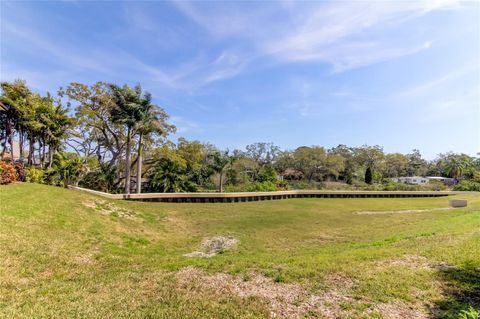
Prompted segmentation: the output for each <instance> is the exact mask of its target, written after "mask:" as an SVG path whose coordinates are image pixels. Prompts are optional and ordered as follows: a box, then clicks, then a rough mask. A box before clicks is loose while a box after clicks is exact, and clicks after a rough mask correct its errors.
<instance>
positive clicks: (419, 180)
mask: <svg viewBox="0 0 480 319" xmlns="http://www.w3.org/2000/svg"><path fill="white" fill-rule="evenodd" d="M392 180H393V181H394V182H397V183H403V184H410V185H421V184H426V183H428V182H430V181H440V182H443V183H445V184H447V185H451V184H453V183H454V180H453V178H449V177H441V176H426V177H422V176H404V177H395V178H392Z"/></svg>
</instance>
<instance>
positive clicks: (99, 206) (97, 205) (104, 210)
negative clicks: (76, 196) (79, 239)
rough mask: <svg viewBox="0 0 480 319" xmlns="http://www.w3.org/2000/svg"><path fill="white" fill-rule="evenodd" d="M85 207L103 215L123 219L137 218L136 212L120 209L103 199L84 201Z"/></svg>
mask: <svg viewBox="0 0 480 319" xmlns="http://www.w3.org/2000/svg"><path fill="white" fill-rule="evenodd" d="M83 206H85V207H87V208H91V209H94V210H95V211H97V212H98V213H100V214H102V215H114V216H118V217H123V218H135V212H134V211H131V210H129V209H125V208H121V207H118V206H116V205H115V204H113V203H111V202H107V201H105V200H102V199H95V200H87V201H84V202H83Z"/></svg>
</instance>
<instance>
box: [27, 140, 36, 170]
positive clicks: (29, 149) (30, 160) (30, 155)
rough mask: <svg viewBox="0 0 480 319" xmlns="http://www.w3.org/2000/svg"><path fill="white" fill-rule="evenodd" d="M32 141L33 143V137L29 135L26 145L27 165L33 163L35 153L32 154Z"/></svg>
mask: <svg viewBox="0 0 480 319" xmlns="http://www.w3.org/2000/svg"><path fill="white" fill-rule="evenodd" d="M34 143H35V139H34V138H33V136H30V138H29V145H28V164H29V165H32V164H33V158H34V155H35V154H33V151H34V147H33V144H34Z"/></svg>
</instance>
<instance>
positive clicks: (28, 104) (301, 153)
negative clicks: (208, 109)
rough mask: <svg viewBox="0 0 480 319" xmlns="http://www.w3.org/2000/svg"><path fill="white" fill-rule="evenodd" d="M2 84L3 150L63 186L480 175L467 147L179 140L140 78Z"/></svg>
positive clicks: (250, 184)
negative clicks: (231, 144)
mask: <svg viewBox="0 0 480 319" xmlns="http://www.w3.org/2000/svg"><path fill="white" fill-rule="evenodd" d="M1 88H2V94H1V96H0V102H1V104H0V107H1V109H0V111H1V112H0V121H1V123H0V124H1V128H2V129H1V131H0V134H1V135H0V141H1V144H2V157H6V156H5V155H6V154H7V153H10V154H12V153H14V152H15V145H16V144H15V143H14V140H18V141H19V145H18V148H19V150H18V152H19V153H20V157H21V158H22V159H26V162H27V164H28V165H30V166H31V168H29V170H27V172H30V174H31V175H32V176H33V175H35V176H37V177H38V176H43V177H42V178H43V179H42V180H43V181H44V182H47V181H51V180H54V181H56V182H55V183H57V184H58V183H60V182H58V181H59V179H60V180H63V179H62V177H60V178H53V179H52V178H51V176H67V177H68V179H67V178H65V179H66V181H62V182H61V184H62V185H63V184H65V183H80V185H82V186H85V187H89V188H92V189H98V190H103V191H109V192H119V191H123V192H125V193H129V192H130V191H131V189H135V190H136V192H141V191H142V180H146V185H144V186H145V187H144V188H145V189H146V190H147V191H149V192H181V191H197V190H213V189H217V190H219V191H223V190H224V187H225V188H226V190H227V191H233V190H238V191H249V190H275V189H279V188H287V187H300V185H301V184H302V183H303V185H304V186H303V187H317V186H319V185H321V184H322V183H323V182H325V181H340V182H344V183H346V184H361V183H367V184H374V183H380V182H382V181H385V180H387V179H389V178H392V177H398V176H414V175H423V176H424V175H434V176H451V177H453V178H455V179H456V180H460V179H462V178H466V179H472V180H475V179H476V178H479V176H478V174H480V173H479V172H480V161H479V159H475V158H473V157H469V156H467V155H465V154H453V153H449V154H440V155H439V156H438V158H437V159H436V160H434V161H426V160H425V159H423V158H422V156H421V154H420V152H419V151H418V150H414V151H413V152H411V153H409V154H400V153H393V154H392V153H390V154H389V153H385V152H384V151H383V149H382V147H380V146H366V145H365V146H361V147H348V146H346V145H339V146H337V147H334V148H330V149H326V148H324V147H321V146H301V147H298V148H297V149H295V150H281V149H280V147H278V146H276V145H274V144H272V143H254V144H251V145H248V146H247V147H246V148H245V149H244V150H234V151H232V152H229V151H221V150H219V149H217V148H216V147H215V146H213V145H211V144H208V143H202V142H199V141H188V140H186V139H183V138H180V139H179V140H178V142H177V143H173V142H172V141H170V140H169V139H168V135H169V134H170V133H172V132H174V131H175V127H174V126H173V125H171V124H169V123H168V115H167V113H166V112H165V110H164V109H162V108H161V107H159V106H157V105H155V104H153V103H152V97H151V95H150V94H149V93H148V92H143V91H142V89H141V87H140V86H136V87H130V86H128V85H124V86H122V87H120V86H117V85H114V84H110V83H105V82H97V83H95V84H93V85H86V84H82V83H71V84H69V85H68V86H67V87H65V88H60V89H59V91H58V92H57V95H56V96H53V95H51V94H46V95H45V96H41V95H40V94H38V93H34V92H32V91H31V90H30V89H29V88H28V87H27V85H26V83H25V81H21V80H16V81H14V82H3V83H1ZM36 169H37V170H44V171H45V172H44V173H42V174H40V173H39V172H35V170H36ZM52 169H56V170H59V171H61V173H59V174H56V175H55V174H53V173H52ZM27 175H28V174H27ZM132 175H134V176H135V177H132ZM48 176H50V178H48ZM142 176H143V177H144V178H143V179H142ZM38 179H39V180H40V179H41V178H38ZM479 181H480V180H479ZM132 182H133V183H134V185H131V183H132ZM305 185H306V186H305ZM132 186H133V187H132Z"/></svg>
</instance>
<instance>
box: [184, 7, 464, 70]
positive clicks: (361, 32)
mask: <svg viewBox="0 0 480 319" xmlns="http://www.w3.org/2000/svg"><path fill="white" fill-rule="evenodd" d="M176 5H177V7H178V9H179V10H181V11H182V12H183V13H184V14H185V15H187V16H188V17H190V18H191V19H192V20H193V21H195V22H196V23H198V24H199V25H200V26H202V27H203V28H204V29H205V30H207V31H208V32H210V34H212V35H214V36H215V37H223V38H224V39H230V38H232V37H233V38H243V39H246V40H247V41H249V42H250V44H251V47H252V48H251V51H249V52H245V55H248V56H253V57H254V58H255V57H262V56H263V57H265V56H267V57H270V58H273V59H275V60H277V61H279V62H298V61H313V62H323V63H328V64H330V65H332V67H333V72H343V71H347V70H350V69H354V68H358V67H362V66H367V65H371V64H375V63H378V62H381V61H386V60H390V59H395V58H399V57H402V56H406V55H411V54H415V53H418V52H420V51H422V50H426V49H428V48H430V44H431V43H430V39H423V40H417V42H416V43H408V41H403V42H405V43H402V41H399V40H401V39H391V32H392V31H395V28H401V27H402V25H403V24H405V23H406V22H407V21H409V20H412V19H415V18H418V17H421V16H423V15H425V14H427V13H429V12H431V11H433V10H439V9H452V8H458V7H459V5H458V4H457V2H455V1H388V2H387V1H384V2H380V1H375V2H365V1H348V2H328V3H325V2H317V3H296V4H289V5H288V6H260V7H259V8H257V10H255V11H253V10H249V11H247V12H245V11H244V10H239V8H237V7H236V6H235V5H226V4H222V5H221V6H220V7H221V8H220V9H219V8H218V7H213V8H212V6H206V5H204V4H202V5H195V4H193V3H188V2H177V3H176ZM278 20H279V21H280V22H279V21H278Z"/></svg>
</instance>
